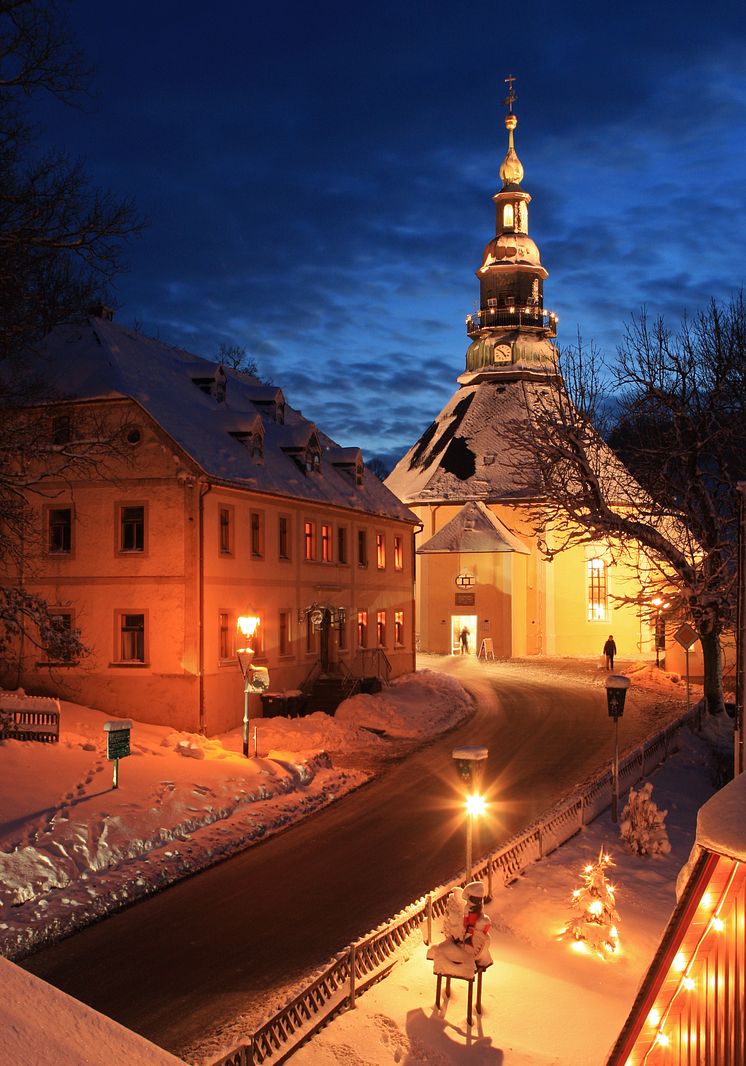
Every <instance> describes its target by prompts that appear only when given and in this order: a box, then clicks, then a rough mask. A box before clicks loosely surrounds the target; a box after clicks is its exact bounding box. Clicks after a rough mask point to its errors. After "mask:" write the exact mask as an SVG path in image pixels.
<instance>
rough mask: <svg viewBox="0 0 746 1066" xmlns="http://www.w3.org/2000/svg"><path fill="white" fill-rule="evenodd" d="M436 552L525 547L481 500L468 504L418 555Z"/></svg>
mask: <svg viewBox="0 0 746 1066" xmlns="http://www.w3.org/2000/svg"><path fill="white" fill-rule="evenodd" d="M437 552H518V553H519V554H521V555H529V554H530V551H529V549H528V548H527V547H526V545H525V544H524V543H523V542H522V541H520V540H519V539H518V537H516V536H515V535H514V534H513V533H511V532H510V530H509V529H508V527H507V526H506V525H504V524H503V523H502V522H501V521H500V519H499V518H498V517H497V515H494V514H493V513H492V512H491V511H490V510H489V509H488V508H487V507H486V506H485V505H484V504H483V503H481V502H480V501H476V502H470V503H467V504H466V505H465V506H464V507H462V508H461V510H460V511H459V512H458V514H456V515H455V516H454V517H453V518H452V519H451V521H450V522H447V523H446V524H445V525H444V526H443V528H442V529H439V530H438V532H437V533H436V534H435V536H433V537H431V538H430V540H428V541H427V542H426V543H425V544H423V545H422V547H421V548H418V549H417V554H418V555H419V554H422V553H433V554H434V553H437Z"/></svg>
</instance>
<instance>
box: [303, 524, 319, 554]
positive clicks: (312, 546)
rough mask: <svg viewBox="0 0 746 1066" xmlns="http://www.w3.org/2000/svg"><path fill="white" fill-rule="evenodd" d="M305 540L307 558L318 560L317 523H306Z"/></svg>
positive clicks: (304, 528)
mask: <svg viewBox="0 0 746 1066" xmlns="http://www.w3.org/2000/svg"><path fill="white" fill-rule="evenodd" d="M303 538H304V544H305V558H306V559H315V558H316V523H315V522H310V521H306V523H305V525H304V527H303Z"/></svg>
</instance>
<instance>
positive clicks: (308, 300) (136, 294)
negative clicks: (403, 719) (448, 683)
mask: <svg viewBox="0 0 746 1066" xmlns="http://www.w3.org/2000/svg"><path fill="white" fill-rule="evenodd" d="M69 10H70V14H71V24H72V29H73V33H74V36H75V38H76V39H77V42H78V43H79V45H80V46H81V47H82V48H83V49H84V51H85V52H86V53H87V56H88V57H89V59H90V61H91V64H92V65H93V67H94V68H95V77H94V81H93V88H94V95H93V96H92V97H91V99H89V100H88V101H86V102H85V103H84V106H83V109H82V110H70V109H65V108H63V107H62V106H61V105H57V104H48V105H46V106H45V107H44V108H42V109H40V112H39V114H40V117H41V120H42V121H43V122H44V123H45V126H46V139H47V141H48V142H49V143H53V144H55V145H56V146H58V147H62V148H65V149H66V150H68V152H69V153H70V154H71V155H72V156H74V157H78V156H79V157H81V158H82V159H83V160H84V162H85V164H86V168H87V170H88V173H89V174H90V176H91V177H92V179H93V180H94V182H95V183H97V184H99V185H101V186H104V187H106V188H109V189H111V190H112V191H113V192H114V193H115V194H117V195H119V196H127V197H129V196H131V197H133V198H134V200H135V201H136V204H137V207H138V209H139V211H140V213H141V214H142V215H144V216H145V217H146V218H147V220H148V223H149V225H148V228H147V229H146V230H145V232H144V233H143V234H142V236H140V237H139V238H137V239H136V240H135V241H134V242H133V243H132V244H131V246H130V247H129V249H128V253H127V259H128V262H129V266H130V269H129V272H128V273H127V274H126V275H124V276H123V277H122V278H121V279H120V280H119V281H118V282H117V285H116V289H115V291H114V297H115V300H116V303H117V305H118V310H117V316H116V320H117V321H118V322H120V323H122V324H124V325H132V324H134V323H138V324H139V325H140V326H141V328H142V329H143V330H144V331H145V332H146V333H148V334H150V335H152V336H158V337H160V338H161V339H163V340H166V341H169V342H173V343H175V344H179V345H182V346H183V347H186V348H188V349H190V350H191V351H193V352H196V353H198V354H201V355H204V356H207V357H209V358H215V357H216V356H217V353H218V349H219V346H220V344H221V343H227V344H239V345H243V346H245V347H246V349H247V352H248V354H249V355H250V356H253V357H254V358H255V359H256V361H257V363H258V367H259V373H260V375H261V376H262V377H264V378H266V379H270V380H271V381H273V382H274V383H275V384H278V385H280V386H281V387H282V388H283V390H284V391H285V393H286V396H287V398H288V400H289V402H290V403H291V404H292V405H293V406H295V407H299V408H301V409H302V411H303V413H304V415H306V417H308V418H310V419H312V420H314V421H316V422H317V423H318V424H319V426H320V427H321V428H322V429H323V430H324V431H325V432H327V433H329V434H330V435H331V436H332V437H334V438H335V439H336V440H337V441H338V442H339V443H340V444H343V445H352V444H356V445H359V446H360V447H362V448H363V452H364V454H365V456H366V458H370V457H372V456H373V455H380V456H383V457H385V458H387V459H389V460H390V459H392V458H395V457H398V456H399V455H401V454H402V452H403V451H404V450H405V449H406V448H407V447H408V446H409V445H410V444H411V443H412V442H413V441H414V440H415V439H416V438H417V437H418V436H419V434H420V433H421V432H422V430H423V429H424V428H425V427H426V426H427V424H428V423H429V422H430V421H431V420H432V418H433V417H434V416H435V415H436V414H437V412H438V411H439V410H440V408H441V407H442V405H443V404H444V403H445V401H446V400H447V399H448V397H449V396H450V395H451V394H452V393H453V391H454V389H455V387H456V386H455V378H456V377H457V375H458V374H460V373H461V372H462V371H463V369H464V353H465V350H466V346H467V338H466V333H465V327H464V318H465V316H466V314H468V313H469V312H470V311H471V310H473V309H474V307H475V306H476V300H477V298H478V283H477V280H476V278H475V277H474V271H475V269H476V268H477V267H478V266H479V264H480V261H481V259H480V257H481V254H482V250H483V248H484V245H485V244H486V243H487V241H488V240H489V239H490V238H491V237H492V236H493V235H494V225H495V223H494V207H493V204H492V202H491V199H490V198H491V196H492V194H493V193H494V192H496V191H497V190H498V188H499V186H500V181H499V178H498V170H499V166H500V163H501V161H502V158H503V156H504V154H505V147H506V134H505V129H504V126H503V115H504V113H505V108H504V105H503V101H504V98H505V95H506V86H505V84H504V81H503V79H504V77H505V76H506V75H507V74H510V73H512V74H515V75H516V78H517V81H516V83H515V89H516V93H517V103H516V106H515V111H516V113H517V115H518V120H519V124H518V129H517V131H516V148H517V151H518V155H519V157H520V159H521V162H522V163H523V166H524V168H525V177H524V180H523V183H522V185H523V188H525V189H526V190H528V191H529V192H530V193H531V195H532V197H533V201H532V204H531V206H530V209H529V220H530V221H529V232H530V234H531V236H532V237H533V238H534V240H535V241H536V242H537V243H538V245H539V248H540V251H541V255H542V261H543V263H544V265H545V266H546V267H547V269H548V270H549V279H548V281H547V282H546V284H545V304H546V306H547V307H549V308H550V309H551V310H554V311H556V312H557V314H558V315H559V318H560V327H559V329H560V333H559V337H558V343H560V345H562V344H565V345H567V344H571V343H573V342H574V340H575V338H576V335H577V332H578V329H580V331H581V333H582V335H583V338H584V340H586V341H589V340H591V339H593V340H594V341H595V342H596V343H597V345H598V346H599V347H600V348H601V349H602V350H603V351H604V352H605V353H606V354H607V356H608V357H609V358H613V355H614V352H615V349H616V345H617V343H618V342H619V340H620V338H621V336H622V333H623V329H624V324H625V322H627V321H629V316H630V314H631V313H632V312H635V311H639V309H640V307H641V306H642V305H646V306H647V308H648V310H649V312H650V313H651V314H658V313H664V314H665V315H666V316H667V317H670V320H671V324H672V325H673V324H675V322H676V321H677V320H678V318H679V316H680V314H681V313H682V312H683V311H684V310H685V309H689V311H696V310H697V309H699V308H702V307H704V306H705V305H706V304H707V302H708V301H709V299H710V298H711V297H712V296H715V297H718V298H721V297H722V298H727V297H728V296H730V295H731V294H732V293H733V292H734V291H736V290H737V289H739V288H740V287H741V286H742V285H743V284H744V280H745V279H746V255H745V254H744V248H745V247H746V211H745V210H744V206H745V204H744V201H745V200H746V183H745V181H744V178H745V177H746V5H744V3H743V0H737V2H733V3H730V2H718V0H715V2H714V3H709V4H702V3H697V4H694V3H691V2H690V0H683V2H679V3H677V4H673V3H671V4H665V5H664V4H660V3H655V2H652V3H627V4H610V3H580V2H575V3H558V2H557V0H554V2H553V3H531V4H528V3H524V4H520V3H514V4H510V3H505V2H503V3H501V4H497V3H481V2H471V3H469V2H462V3H458V2H456V0H452V2H450V3H443V2H429V3H420V2H416V3H415V2H407V0H399V2H397V3H389V2H388V0H381V2H378V3H365V2H363V3H354V4H353V3H350V4H341V3H338V2H336V0H335V2H324V0H319V2H318V3H315V4H301V3H289V2H285V0H277V2H275V3H273V4H271V5H267V4H259V3H255V2H253V0H245V2H238V0H215V2H214V3H213V4H206V3H205V2H204V0H200V2H199V3H196V2H193V0H149V2H148V3H145V2H142V0H124V2H120V3H118V4H113V3H111V2H110V0H72V2H71V4H70V7H69Z"/></svg>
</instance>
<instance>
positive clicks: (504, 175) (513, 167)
mask: <svg viewBox="0 0 746 1066" xmlns="http://www.w3.org/2000/svg"><path fill="white" fill-rule="evenodd" d="M505 81H506V82H507V84H508V95H507V96H506V97H505V104H506V106H507V108H508V113H507V115H506V116H505V128H506V130H507V131H508V151H507V153H506V155H505V158H504V159H503V161H502V164H501V166H500V177H501V179H502V183H503V188H506V187H507V186H508V185H520V183H521V179H522V178H523V166H522V165H521V161H520V159H519V158H518V156H517V155H516V151H515V146H514V144H513V130H514V129H515V128H516V126H517V125H518V119H517V117H516V116H515V115H514V114H513V104H514V103H515V100H516V96H515V90H514V89H513V82H514V81H515V75H513V74H508V76H507V78H506V79H505Z"/></svg>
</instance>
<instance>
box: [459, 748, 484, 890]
mask: <svg viewBox="0 0 746 1066" xmlns="http://www.w3.org/2000/svg"><path fill="white" fill-rule="evenodd" d="M488 754H489V752H488V750H487V748H484V747H481V746H471V745H467V746H465V747H461V748H454V749H453V760H454V762H455V764H456V771H457V773H458V776H459V780H460V781H461V782H463V784H464V785H465V787H466V880H467V881H468V880H469V878H470V877H471V866H472V837H473V831H474V819H475V818H477V817H479V815H480V814H484V812H485V809H486V806H487V805H486V803H485V800H484V797H483V796H482V795H480V791H479V789H480V786H481V783H482V777H483V774H484V767H485V765H486V762H487V756H488Z"/></svg>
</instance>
